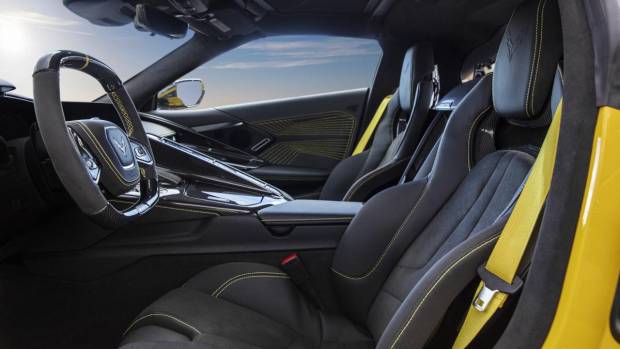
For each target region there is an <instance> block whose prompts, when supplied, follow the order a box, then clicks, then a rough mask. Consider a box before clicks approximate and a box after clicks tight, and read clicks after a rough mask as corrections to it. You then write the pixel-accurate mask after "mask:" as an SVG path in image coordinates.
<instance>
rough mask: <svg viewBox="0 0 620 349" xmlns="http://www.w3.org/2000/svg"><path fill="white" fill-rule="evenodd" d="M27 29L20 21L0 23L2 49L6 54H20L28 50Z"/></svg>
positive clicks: (0, 45) (0, 44)
mask: <svg viewBox="0 0 620 349" xmlns="http://www.w3.org/2000/svg"><path fill="white" fill-rule="evenodd" d="M26 45H27V39H26V28H25V27H24V25H23V24H22V23H19V22H18V21H10V20H9V21H4V22H0V47H2V50H3V51H5V52H6V53H18V52H22V51H23V50H25V49H26Z"/></svg>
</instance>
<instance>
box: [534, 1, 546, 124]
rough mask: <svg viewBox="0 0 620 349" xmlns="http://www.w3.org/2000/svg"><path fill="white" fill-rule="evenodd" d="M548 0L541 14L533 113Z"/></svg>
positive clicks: (544, 3)
mask: <svg viewBox="0 0 620 349" xmlns="http://www.w3.org/2000/svg"><path fill="white" fill-rule="evenodd" d="M546 6H547V0H544V2H543V5H542V13H541V14H540V38H539V43H538V55H537V57H536V72H535V73H534V81H533V84H532V103H531V104H532V114H533V113H534V96H536V80H538V71H539V70H540V69H539V68H540V56H541V54H542V44H543V34H544V31H545V7H546Z"/></svg>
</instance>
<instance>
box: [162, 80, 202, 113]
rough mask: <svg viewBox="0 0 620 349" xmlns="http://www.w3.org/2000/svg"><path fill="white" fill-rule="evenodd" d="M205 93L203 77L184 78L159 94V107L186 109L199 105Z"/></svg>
mask: <svg viewBox="0 0 620 349" xmlns="http://www.w3.org/2000/svg"><path fill="white" fill-rule="evenodd" d="M204 95H205V84H204V82H203V81H202V80H201V79H183V80H178V81H175V82H174V83H173V84H172V85H170V86H168V87H166V88H165V89H163V90H161V91H160V92H159V93H158V94H157V109H160V110H161V109H184V108H191V107H194V106H197V105H198V104H200V102H201V101H202V98H203V97H204Z"/></svg>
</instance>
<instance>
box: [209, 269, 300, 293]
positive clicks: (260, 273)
mask: <svg viewBox="0 0 620 349" xmlns="http://www.w3.org/2000/svg"><path fill="white" fill-rule="evenodd" d="M258 277H266V278H268V277H272V278H281V279H288V278H289V276H288V275H286V274H284V273H277V272H268V271H257V272H252V273H243V274H239V275H236V276H233V277H232V278H230V279H228V280H226V281H224V283H222V284H221V285H220V286H219V287H218V288H216V289H215V291H213V292H212V293H211V295H212V296H213V297H215V298H217V297H219V296H220V295H221V294H222V292H224V291H225V290H226V289H227V288H228V287H229V286H230V285H232V284H234V283H236V282H237V281H241V280H244V279H250V278H258Z"/></svg>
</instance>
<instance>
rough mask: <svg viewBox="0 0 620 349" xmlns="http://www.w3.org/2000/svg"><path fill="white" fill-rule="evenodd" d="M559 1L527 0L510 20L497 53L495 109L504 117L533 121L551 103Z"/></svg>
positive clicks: (558, 46)
mask: <svg viewBox="0 0 620 349" xmlns="http://www.w3.org/2000/svg"><path fill="white" fill-rule="evenodd" d="M561 29H562V28H561V25H560V13H559V10H558V4H557V1H556V0H526V1H525V2H524V3H522V4H521V5H519V7H517V9H516V10H515V12H514V13H513V14H512V17H511V18H510V22H509V23H508V26H507V27H506V31H505V32H504V36H503V38H502V41H501V43H500V46H499V50H498V52H497V57H496V61H495V69H494V77H493V106H494V107H495V111H496V112H497V113H498V115H500V116H501V117H504V118H507V119H513V120H521V121H524V120H533V119H536V118H537V117H538V116H539V115H541V114H542V113H543V112H544V111H545V108H546V106H547V104H548V101H549V95H550V93H551V87H552V85H553V79H554V76H555V71H556V68H557V66H558V62H559V61H560V59H561V57H562V32H561Z"/></svg>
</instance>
